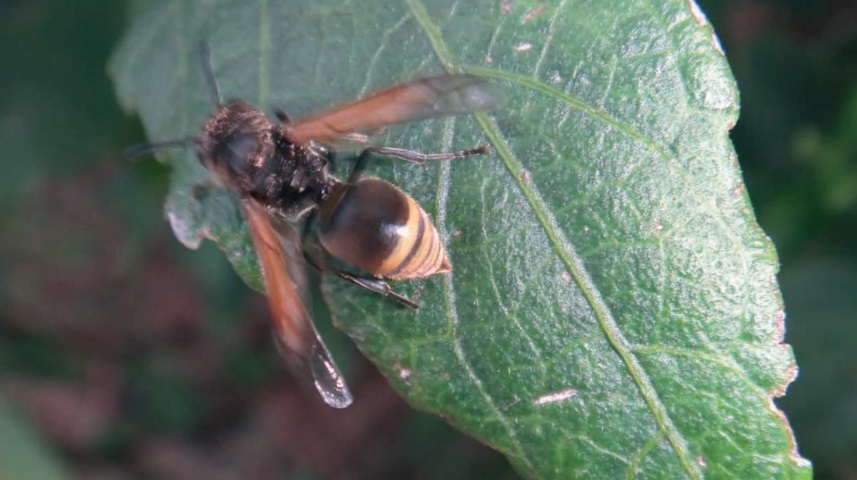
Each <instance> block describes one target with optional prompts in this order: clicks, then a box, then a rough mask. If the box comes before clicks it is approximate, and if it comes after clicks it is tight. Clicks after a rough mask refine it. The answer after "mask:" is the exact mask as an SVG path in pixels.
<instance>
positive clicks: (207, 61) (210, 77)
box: [199, 42, 223, 108]
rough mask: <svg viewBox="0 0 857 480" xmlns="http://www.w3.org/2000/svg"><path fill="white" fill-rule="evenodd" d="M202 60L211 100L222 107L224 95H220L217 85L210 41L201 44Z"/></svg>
mask: <svg viewBox="0 0 857 480" xmlns="http://www.w3.org/2000/svg"><path fill="white" fill-rule="evenodd" d="M199 53H200V57H201V58H200V60H201V61H202V71H203V72H204V73H205V82H206V83H207V84H208V91H209V93H210V94H211V102H212V103H213V104H214V105H215V106H216V107H217V108H220V107H222V106H223V97H221V96H220V87H218V86H217V79H216V78H215V77H214V66H213V65H212V62H211V45H209V43H208V42H202V43H201V44H200V46H199Z"/></svg>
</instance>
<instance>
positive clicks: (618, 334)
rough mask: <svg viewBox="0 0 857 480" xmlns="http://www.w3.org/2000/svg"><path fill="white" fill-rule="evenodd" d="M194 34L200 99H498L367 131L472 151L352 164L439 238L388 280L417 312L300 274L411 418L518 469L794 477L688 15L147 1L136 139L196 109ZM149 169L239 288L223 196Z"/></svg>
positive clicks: (714, 107) (729, 163)
mask: <svg viewBox="0 0 857 480" xmlns="http://www.w3.org/2000/svg"><path fill="white" fill-rule="evenodd" d="M201 41H208V42H209V43H210V44H211V47H212V52H213V66H214V70H215V74H216V77H217V80H218V82H219V84H220V87H221V90H222V91H223V93H224V96H225V97H227V98H229V97H237V98H243V99H246V100H248V101H251V102H253V103H255V104H257V105H259V106H261V107H262V108H263V109H266V110H270V109H272V108H273V107H284V108H287V109H288V111H289V113H290V114H291V115H292V116H295V117H299V116H301V115H306V114H308V113H311V112H314V111H318V110H319V109H321V108H324V107H327V106H330V105H332V104H334V103H336V102H340V101H344V100H347V99H352V98H354V97H357V96H359V95H361V94H364V93H368V92H370V91H372V90H375V89H378V88H382V87H385V86H388V85H391V84H393V83H397V82H401V81H404V80H407V79H409V78H413V77H417V76H420V75H426V74H431V73H439V72H442V71H448V72H459V71H465V72H469V73H473V74H477V75H483V76H486V77H490V78H492V79H493V81H495V82H496V83H497V84H499V85H501V86H503V88H504V89H505V91H506V95H507V98H508V103H507V105H506V107H505V108H504V109H503V110H502V111H499V112H497V113H494V114H491V115H484V114H476V115H473V116H471V117H462V118H451V119H439V120H433V121H428V122H421V123H418V124H413V125H408V126H403V127H394V128H390V129H388V130H387V131H386V134H385V135H383V136H381V137H379V138H377V139H375V142H376V143H378V144H383V145H391V146H397V147H403V148H411V149H416V150H421V151H428V152H436V151H450V150H453V149H459V148H466V147H470V146H473V145H476V144H479V143H481V142H485V141H487V142H489V143H490V144H491V145H492V147H493V150H494V151H495V153H494V154H493V155H491V156H488V157H483V158H474V159H466V160H460V161H459V160H457V161H454V162H438V163H435V164H432V165H428V166H424V167H414V166H412V165H401V164H397V163H396V162H393V161H389V160H378V161H377V162H376V163H375V164H373V165H372V167H371V170H372V173H373V174H375V175H378V176H380V177H382V178H385V179H388V180H390V181H392V182H394V183H396V184H398V185H400V186H401V187H402V188H404V189H405V190H406V191H408V192H409V193H411V194H412V195H413V196H414V198H415V199H416V200H417V201H419V202H420V203H421V204H422V205H423V206H424V207H425V208H426V210H427V211H428V212H429V213H430V214H431V215H432V216H433V218H434V219H435V221H436V223H437V225H438V228H439V230H440V231H441V233H442V235H443V237H444V238H445V240H446V244H447V246H448V249H449V254H450V259H451V261H452V264H453V272H452V273H451V274H449V275H442V276H436V277H433V278H430V279H427V280H424V281H415V282H401V283H399V284H397V285H396V288H397V289H398V290H400V291H402V292H403V293H406V294H408V295H411V296H412V297H414V298H416V299H418V300H419V301H420V302H421V304H422V308H421V309H420V310H419V311H418V312H416V313H414V312H411V311H407V310H405V309H402V308H399V307H398V306H397V305H395V304H392V302H387V301H383V300H380V299H378V298H377V297H376V296H373V295H372V294H369V293H367V292H364V291H361V290H359V289H357V288H356V287H354V286H352V285H350V284H343V283H342V282H338V281H336V279H327V280H326V281H325V288H326V290H327V291H328V293H329V295H328V296H329V297H330V304H331V309H332V311H333V313H334V314H335V315H336V317H337V319H338V325H339V326H340V327H341V328H342V329H344V330H345V331H346V332H347V333H348V334H349V335H350V336H351V337H352V339H354V341H355V342H356V343H357V345H358V346H359V347H360V349H361V350H362V351H363V352H364V353H365V354H366V355H367V356H368V357H369V358H371V359H372V360H373V361H374V362H375V363H376V364H377V365H378V367H379V368H380V369H381V370H382V371H383V372H384V373H385V374H386V375H387V377H388V378H389V379H390V382H391V383H392V384H393V386H394V387H395V388H396V389H397V390H398V391H399V392H400V393H401V394H402V395H403V396H404V397H405V398H407V399H408V401H409V402H411V404H412V405H414V406H416V407H418V408H421V409H425V410H428V411H431V412H435V413H437V414H439V415H441V416H443V418H445V419H447V420H448V421H449V422H450V423H452V424H454V425H455V426H457V427H458V428H459V429H461V430H463V431H465V432H467V433H468V434H470V435H473V436H475V437H477V438H479V439H481V440H482V441H483V442H485V443H487V444H489V445H491V446H493V447H494V448H496V449H498V450H500V451H501V452H503V453H505V454H506V455H507V456H508V458H509V459H510V461H511V462H512V463H513V464H514V465H515V466H516V468H518V470H519V471H520V472H521V473H522V474H524V475H526V476H528V477H537V478H563V479H564V478H574V477H586V478H622V477H625V478H633V477H646V478H703V477H710V478H723V477H737V478H764V479H768V478H809V476H810V475H811V471H810V467H809V463H808V462H806V461H805V460H803V459H802V458H800V457H799V455H798V454H797V452H796V446H795V444H794V439H793V436H792V434H791V431H790V429H789V426H788V424H787V422H786V421H785V418H784V417H783V416H782V414H781V412H779V411H778V410H777V409H776V408H775V406H774V405H773V402H772V401H771V397H772V396H779V395H781V394H782V393H783V392H784V391H785V388H786V385H787V384H788V383H789V382H790V381H791V379H792V378H793V377H794V376H795V373H796V367H795V364H794V359H793V356H792V352H791V349H790V348H789V347H788V346H787V345H784V344H782V343H781V342H782V335H783V319H784V315H783V305H782V301H781V297H780V294H779V288H778V286H777V283H776V279H775V275H776V272H777V258H776V253H775V251H774V249H773V246H772V245H771V243H770V241H769V240H768V238H767V237H766V236H765V235H764V233H763V232H762V231H761V230H760V229H759V227H758V225H757V223H756V220H755V218H754V216H753V213H752V209H751V206H750V203H749V199H748V196H747V193H746V191H745V189H744V187H743V183H742V181H741V177H740V172H739V171H738V165H737V159H736V156H735V153H734V151H733V149H732V145H731V143H730V141H729V138H728V132H729V129H730V128H731V127H732V126H733V125H734V123H735V121H736V119H737V115H738V104H737V103H738V100H737V90H736V87H735V83H734V81H733V79H732V76H731V73H730V72H729V68H728V65H727V63H726V59H725V58H724V56H723V52H722V51H721V49H720V47H719V44H718V42H717V39H716V37H715V36H714V35H713V32H712V29H711V26H710V25H708V23H707V20H706V19H705V17H704V15H703V14H702V13H701V12H700V11H699V9H698V8H697V7H696V5H695V4H693V3H692V2H691V3H688V2H679V1H667V0H648V1H634V2H626V1H618V0H610V1H607V0H603V1H599V2H585V1H581V0H565V1H561V2H559V3H557V4H552V5H547V4H542V3H540V2H533V3H527V2H522V1H518V0H514V1H500V0H492V1H479V2H455V1H441V0H438V1H427V2H420V0H405V1H402V2H387V1H380V0H375V1H361V2H342V3H340V2H318V1H314V2H298V1H282V2H278V1H273V0H271V1H260V2H254V3H252V4H249V3H246V2H240V1H237V0H236V1H226V0H222V1H213V2H208V3H206V6H205V7H203V6H201V5H198V6H196V7H195V8H193V9H192V8H191V7H190V6H188V4H186V3H184V2H178V1H175V2H173V1H161V2H156V3H154V4H152V5H151V6H150V8H148V9H145V10H142V13H141V14H140V15H139V16H137V17H136V18H135V20H134V24H133V26H132V28H131V31H130V32H128V34H127V36H126V38H125V41H124V42H123V44H122V45H121V46H120V47H119V49H118V51H117V52H116V54H115V57H114V59H113V62H112V65H111V72H112V74H113V76H114V79H115V81H116V88H117V92H118V96H119V98H120V99H121V101H122V102H123V103H124V105H125V106H126V107H127V108H129V109H133V110H136V111H137V112H138V113H139V114H140V116H141V117H142V119H143V123H144V125H145V127H146V129H147V132H148V134H149V138H150V139H151V140H166V139H172V138H178V137H183V136H187V135H194V134H195V133H196V132H198V130H199V128H200V127H201V125H202V123H203V122H204V121H205V118H206V116H207V115H208V114H209V113H210V112H211V108H212V107H211V105H210V104H209V100H208V97H209V94H208V92H207V90H206V88H205V83H204V80H203V75H202V69H201V67H200V66H199V64H200V62H199V59H198V54H197V48H196V46H197V45H198V44H199V42H201ZM170 161H171V163H172V164H173V165H174V167H175V173H174V176H173V178H174V181H173V189H172V191H171V194H170V198H169V199H168V202H167V213H168V215H169V216H170V218H171V219H172V223H173V226H174V227H175V229H176V232H177V234H178V235H179V237H180V238H181V239H182V241H183V242H184V243H186V244H188V245H191V246H192V245H194V244H195V243H196V242H197V241H198V239H199V238H201V237H206V238H213V239H215V241H217V242H218V243H219V244H220V245H221V247H222V248H224V250H225V251H226V254H227V256H228V257H229V258H230V260H231V261H232V262H233V264H234V265H235V266H236V269H237V270H238V271H239V272H240V273H241V274H242V275H243V276H244V277H245V278H249V279H251V280H253V279H255V281H256V282H257V280H258V271H257V270H256V266H255V260H254V257H253V255H252V251H251V250H250V249H249V243H248V242H247V239H246V233H245V231H244V227H243V224H242V223H241V221H240V218H239V217H238V215H237V210H236V209H235V207H234V203H232V202H231V200H230V199H229V197H228V196H221V195H213V196H211V195H206V196H203V197H199V196H197V195H194V194H193V193H192V192H193V188H192V187H193V186H194V185H199V184H204V183H206V182H207V181H208V180H207V179H208V176H207V175H206V173H205V172H204V171H203V170H202V169H201V167H199V166H198V165H197V164H196V160H195V159H194V155H193V153H186V154H184V155H173V156H171V157H170ZM340 173H342V172H340ZM189 192H190V193H189ZM256 286H257V287H258V283H256ZM356 401H358V402H359V401H360V398H359V397H358V398H357V399H356Z"/></svg>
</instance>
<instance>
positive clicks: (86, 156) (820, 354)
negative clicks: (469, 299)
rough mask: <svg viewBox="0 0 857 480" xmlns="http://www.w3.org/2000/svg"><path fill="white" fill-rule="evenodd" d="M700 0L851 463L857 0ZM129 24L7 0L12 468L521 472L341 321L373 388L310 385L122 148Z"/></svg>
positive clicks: (216, 258) (793, 311)
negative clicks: (402, 394) (373, 362)
mask: <svg viewBox="0 0 857 480" xmlns="http://www.w3.org/2000/svg"><path fill="white" fill-rule="evenodd" d="M700 3H701V6H702V8H703V10H705V11H706V12H707V13H708V15H709V18H710V20H711V21H712V23H713V24H714V26H715V28H716V29H717V32H718V34H719V36H720V38H721V40H722V42H723V45H724V47H725V49H726V51H727V55H728V57H729V60H730V63H731V65H732V67H733V70H734V73H735V76H736V78H737V80H738V84H739V87H740V89H741V98H742V113H741V119H740V121H739V123H738V125H737V127H736V128H735V130H734V132H733V139H734V141H735V146H736V149H737V150H738V154H739V159H740V162H741V165H742V167H743V169H744V174H745V180H746V184H747V186H748V190H749V192H750V196H751V198H752V200H753V203H754V206H755V208H756V212H757V215H758V217H759V221H760V223H761V224H762V226H763V228H764V229H765V230H766V231H767V232H768V233H769V234H770V235H771V237H772V238H773V239H774V242H775V243H776V245H777V248H778V250H779V252H780V258H781V262H782V264H783V268H782V274H781V276H780V280H781V286H782V288H783V292H784V296H785V299H786V306H787V310H788V341H789V342H790V343H791V344H792V345H793V346H794V348H795V352H796V355H797V357H798V361H799V364H800V368H801V374H800V377H799V379H798V380H797V382H796V383H794V384H793V385H792V387H791V388H790V389H789V395H788V397H786V398H785V399H783V400H781V401H779V404H780V405H781V406H782V407H783V408H784V409H785V410H786V412H787V414H788V415H789V419H790V421H791V422H792V425H793V427H794V429H795V431H796V434H797V437H798V442H799V445H800V450H801V452H802V453H803V454H804V455H805V456H807V457H808V458H810V459H811V460H812V461H813V462H814V464H815V472H816V476H817V477H818V478H836V479H849V478H857V342H855V340H857V322H855V319H857V248H855V245H857V4H855V3H854V2H853V1H820V0H816V1H813V2H806V1H800V0H794V1H789V0H781V1H774V0H769V1H761V0H757V1H749V0H721V1H714V0H706V1H701V2H700ZM125 22H126V14H125V4H124V2H121V1H115V0H91V1H88V2H66V1H63V0H27V1H24V0H6V1H3V0H0V65H2V68H0V92H2V93H0V146H2V153H0V155H2V157H0V158H2V167H3V173H2V174H0V233H2V234H0V275H2V277H0V282H2V286H3V288H2V289H0V402H1V403H0V465H2V466H0V478H3V479H6V478H10V479H13V478H79V479H99V480H100V479H105V480H106V479H117V480H118V479H131V478H159V479H160V478H170V479H183V478H188V479H190V478H194V479H196V478H213V479H216V478H242V479H272V478H306V479H312V478H417V479H422V478H424V479H430V478H448V479H455V478H459V479H470V478H495V479H496V478H515V475H514V473H513V472H512V471H511V470H510V468H509V466H508V464H507V463H506V462H505V460H504V459H503V458H502V457H501V456H499V455H498V454H496V453H494V452H493V451H491V450H489V449H487V448H485V447H482V446H480V445H478V444H476V443H475V442H473V441H471V440H468V439H466V438H464V437H462V436H460V435H459V434H457V433H456V432H455V431H454V430H452V428H450V427H449V426H447V425H446V424H444V423H443V422H442V421H440V420H438V419H435V418H433V417H430V416H427V415H424V414H420V413H415V412H413V411H411V410H410V409H409V408H408V407H407V406H406V405H405V404H404V403H403V402H402V401H401V400H399V399H398V397H397V396H396V395H395V394H394V393H392V392H391V391H390V389H389V388H388V387H387V386H386V383H385V382H384V380H383V379H382V378H381V377H380V376H379V375H378V374H377V373H376V372H375V370H374V369H373V368H372V367H371V366H370V365H369V364H368V363H367V362H366V361H365V360H364V359H362V357H360V356H359V355H358V354H357V353H355V351H354V349H353V347H351V346H350V344H349V342H348V341H347V339H344V338H342V336H341V335H337V334H335V333H333V332H326V335H328V336H333V339H332V340H331V343H333V345H331V347H332V348H334V349H335V350H336V352H337V357H338V358H339V359H340V362H339V363H340V364H341V365H349V367H348V368H349V370H350V371H349V372H348V373H349V375H350V376H351V378H353V379H354V380H353V382H352V384H353V385H354V386H355V390H356V391H355V394H356V396H357V397H358V398H359V401H358V402H357V403H356V404H355V406H354V407H353V408H351V409H349V410H348V411H346V412H332V411H330V410H329V409H327V408H325V407H323V406H321V405H319V404H318V402H315V401H314V399H312V398H307V397H306V396H305V395H303V394H302V393H301V391H300V389H299V388H298V387H297V386H296V385H295V384H294V383H293V382H292V381H291V380H290V378H289V375H288V374H287V372H286V371H285V370H284V369H283V368H282V366H281V363H280V361H279V359H278V358H277V357H276V353H275V351H274V349H273V348H272V346H271V342H270V336H269V331H268V325H267V315H268V314H267V311H266V304H265V302H264V299H263V298H261V297H260V296H259V295H256V294H254V293H252V292H251V291H250V290H249V289H248V288H246V287H245V286H244V285H243V284H242V283H241V282H240V280H238V279H237V277H236V276H235V275H234V274H233V273H232V271H231V269H230V267H229V266H228V264H227V263H226V261H225V260H224V259H223V257H222V255H221V254H220V253H219V252H218V251H216V249H215V248H214V247H212V246H211V245H204V246H203V247H202V248H201V249H200V250H199V251H189V250H186V249H184V248H183V247H181V246H180V245H179V243H178V242H177V241H176V240H175V239H174V238H173V237H172V234H171V232H170V231H169V227H168V225H167V223H166V222H165V221H164V219H163V216H162V202H163V199H164V195H165V193H166V188H167V187H166V182H167V175H168V172H167V170H166V169H165V167H163V166H161V165H159V164H157V162H153V161H140V162H128V161H125V160H123V159H122V158H121V156H120V155H119V151H120V150H121V148H122V147H124V146H127V145H128V144H131V143H134V142H137V141H140V139H142V132H141V129H140V126H139V124H138V123H137V121H136V120H135V119H134V118H131V117H129V116H127V115H125V114H124V113H123V112H122V111H120V109H119V107H118V106H117V104H116V101H115V99H114V97H113V89H112V85H111V83H110V81H109V79H108V78H107V75H106V67H105V64H106V61H107V58H108V56H109V54H110V52H111V49H112V48H113V46H114V45H115V43H116V41H117V40H118V38H119V36H120V35H121V33H122V31H123V28H124V26H125ZM31 437H32V438H31ZM4 452H5V453H4ZM19 465H21V466H20V467H18V466H19ZM33 465H35V467H34V466H33ZM28 468H35V470H27V469H28ZM51 475H56V476H55V477H51Z"/></svg>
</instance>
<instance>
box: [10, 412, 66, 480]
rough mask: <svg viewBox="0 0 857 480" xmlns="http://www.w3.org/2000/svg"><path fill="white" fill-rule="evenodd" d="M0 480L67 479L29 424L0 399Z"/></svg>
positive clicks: (54, 457)
mask: <svg viewBox="0 0 857 480" xmlns="http://www.w3.org/2000/svg"><path fill="white" fill-rule="evenodd" d="M0 445H2V446H3V448H0V480H17V479H22V478H38V479H44V480H62V479H65V478H69V477H68V475H67V474H66V472H65V471H64V467H63V466H62V464H61V463H60V461H59V459H58V458H57V457H56V456H55V455H54V453H53V452H51V451H50V450H49V449H48V448H46V446H45V445H44V444H43V443H42V442H41V441H40V440H39V438H38V437H37V436H36V434H35V432H34V431H33V429H32V426H30V425H28V424H27V423H25V422H24V421H22V419H21V418H20V415H19V414H17V413H16V412H14V411H13V409H12V408H10V407H9V406H8V405H7V404H6V402H5V401H3V400H2V399H0Z"/></svg>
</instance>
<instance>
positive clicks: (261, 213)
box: [242, 199, 352, 408]
mask: <svg viewBox="0 0 857 480" xmlns="http://www.w3.org/2000/svg"><path fill="white" fill-rule="evenodd" d="M242 203H243V208H244V215H245V217H246V218H247V223H248V224H249V225H250V234H251V236H252V237H253V244H254V246H255V247H256V252H257V254H258V256H259V263H260V264H261V266H262V273H263V276H264V278H265V287H266V288H267V291H268V303H269V304H270V306H271V314H272V316H273V320H274V338H275V340H276V342H277V346H278V347H279V349H280V352H281V353H282V355H283V356H284V357H285V358H286V360H287V361H288V362H289V364H290V366H291V367H292V368H293V370H294V371H295V372H296V374H297V375H298V377H299V378H300V379H301V380H311V382H312V384H313V385H314V386H315V389H316V390H317V391H318V393H319V394H320V395H321V397H322V398H323V399H324V401H325V402H326V403H327V404H328V405H330V406H331V407H334V408H345V407H347V406H348V405H350V404H351V402H352V396H351V392H350V391H349V390H348V385H346V383H345V379H344V378H343V376H342V373H340V372H339V369H338V368H337V367H336V364H335V363H334V362H333V358H332V357H331V355H330V352H329V351H328V350H327V347H326V346H325V345H324V342H323V341H322V340H321V337H319V335H318V332H317V331H316V329H315V326H314V325H313V323H312V319H311V318H310V316H309V313H308V312H307V309H306V306H305V305H304V301H303V291H304V287H305V284H306V278H305V272H304V270H303V268H304V263H303V255H302V252H301V247H300V239H299V237H298V234H297V232H295V231H294V229H292V228H291V227H290V226H288V225H285V224H283V225H280V224H279V223H278V224H277V227H279V228H277V229H275V228H274V226H273V224H272V220H271V217H270V216H269V215H268V212H267V211H266V210H265V207H263V206H262V205H261V204H259V203H258V202H256V201H255V200H252V199H244V200H243V202H242ZM308 373H309V374H311V376H312V378H311V379H308V378H307V374H308Z"/></svg>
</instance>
